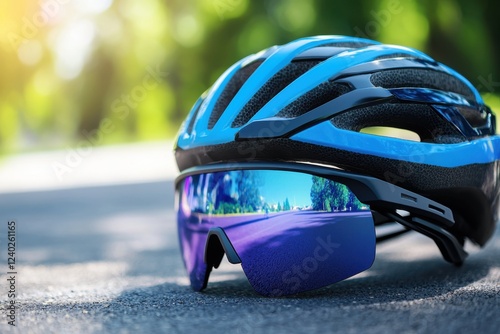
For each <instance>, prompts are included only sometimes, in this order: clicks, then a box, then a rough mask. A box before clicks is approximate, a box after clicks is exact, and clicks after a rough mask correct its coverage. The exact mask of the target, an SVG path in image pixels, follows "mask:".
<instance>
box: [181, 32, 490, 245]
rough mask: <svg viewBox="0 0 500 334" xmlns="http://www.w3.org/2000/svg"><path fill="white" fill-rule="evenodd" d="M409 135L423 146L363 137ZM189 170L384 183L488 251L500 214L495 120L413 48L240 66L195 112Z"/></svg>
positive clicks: (314, 50) (289, 51)
mask: <svg viewBox="0 0 500 334" xmlns="http://www.w3.org/2000/svg"><path fill="white" fill-rule="evenodd" d="M373 126H382V127H392V128H399V129H406V130H410V131H412V132H415V133H416V134H418V136H419V137H420V141H410V140H406V139H401V138H391V137H386V136H379V135H373V134H367V133H363V132H360V131H361V130H362V129H364V128H367V127H373ZM175 156H176V160H177V164H178V166H179V169H180V170H181V171H183V170H186V169H188V168H190V167H194V166H200V165H209V164H212V163H238V162H248V161H287V162H307V163H315V164H321V165H323V166H325V165H326V166H332V167H335V168H340V169H342V170H345V171H348V172H355V173H359V174H363V175H367V176H371V177H375V178H378V179H381V180H384V181H388V182H390V183H392V184H395V185H397V186H398V187H402V188H405V189H408V190H410V191H412V192H414V193H418V194H420V195H422V196H426V197H427V198H430V199H432V200H434V201H436V202H438V203H440V204H442V205H444V206H446V207H448V208H450V209H451V211H452V212H453V217H454V220H455V224H454V226H453V228H452V229H450V231H449V232H450V233H453V235H454V236H455V237H456V238H457V239H458V240H459V242H460V243H462V244H463V242H464V241H465V239H469V240H471V241H472V242H474V243H475V244H478V245H480V246H482V245H484V244H485V243H486V242H487V241H488V239H490V237H491V236H492V234H493V232H494V229H495V224H496V221H497V218H498V213H499V182H498V173H499V156H500V137H499V136H497V135H495V116H494V114H493V113H492V112H491V110H490V109H489V108H488V106H486V105H485V104H484V102H483V100H482V98H481V96H480V95H479V93H478V91H477V90H476V89H475V88H474V87H473V86H472V85H471V83H470V82H469V81H467V80H466V79H465V78H464V77H463V76H461V75H460V74H458V73H457V72H455V71H454V70H452V69H450V68H449V67H447V66H445V65H443V64H441V63H438V62H436V61H435V60H433V59H432V58H430V57H429V56H427V55H426V54H424V53H422V52H420V51H417V50H415V49H412V48H408V47H402V46H396V45H385V44H381V43H378V42H376V41H373V40H368V39H362V38H355V37H346V36H315V37H307V38H302V39H298V40H295V41H293V42H290V43H288V44H285V45H281V46H273V47H270V48H268V49H266V50H263V51H261V52H259V53H256V54H254V55H250V56H248V57H246V58H244V59H242V60H240V61H238V62H237V63H236V64H234V65H233V66H231V67H230V68H229V69H228V70H227V71H226V72H224V73H223V74H222V76H221V77H220V78H219V79H218V80H217V81H216V82H215V83H214V84H213V86H212V87H211V88H210V89H209V90H208V91H207V92H206V93H204V94H203V95H202V96H201V97H200V98H199V99H198V101H197V102H196V103H195V104H194V106H193V108H192V110H191V112H190V113H189V115H188V116H187V119H186V120H185V122H184V123H183V125H182V126H181V129H180V132H179V134H178V138H177V142H176V145H175Z"/></svg>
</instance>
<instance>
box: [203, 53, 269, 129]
mask: <svg viewBox="0 0 500 334" xmlns="http://www.w3.org/2000/svg"><path fill="white" fill-rule="evenodd" d="M262 62H263V60H256V61H254V62H252V63H250V64H248V65H246V66H244V67H242V68H240V69H239V70H238V71H236V73H234V75H233V77H232V78H231V79H230V80H229V82H228V83H227V84H226V87H225V88H224V90H223V91H222V92H221V94H220V96H219V98H218V99H217V102H215V106H214V109H213V110H212V113H211V114H210V118H209V119H208V128H209V129H212V128H213V127H214V126H215V123H217V121H218V120H219V118H220V117H221V115H222V113H223V112H224V110H226V108H227V106H228V105H229V103H231V101H232V100H233V98H234V97H235V95H236V94H237V93H238V92H239V91H240V89H241V86H243V84H244V83H245V82H246V81H247V80H248V78H249V77H250V76H251V75H252V73H253V72H255V70H256V69H257V68H258V67H259V65H260V64H262Z"/></svg>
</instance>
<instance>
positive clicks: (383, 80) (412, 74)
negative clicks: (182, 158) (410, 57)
mask: <svg viewBox="0 0 500 334" xmlns="http://www.w3.org/2000/svg"><path fill="white" fill-rule="evenodd" d="M371 82H372V84H373V85H374V86H379V87H384V88H402V87H419V88H430V89H439V90H442V91H449V92H453V93H457V94H460V95H463V96H464V97H466V98H467V99H469V100H471V101H475V96H474V94H473V93H472V91H471V90H470V88H469V87H468V86H467V85H466V84H465V83H464V82H462V81H461V80H459V79H458V78H456V77H454V76H452V75H450V74H448V73H444V72H439V71H434V70H422V69H414V68H411V69H397V70H386V71H381V72H377V73H375V74H373V75H372V76H371Z"/></svg>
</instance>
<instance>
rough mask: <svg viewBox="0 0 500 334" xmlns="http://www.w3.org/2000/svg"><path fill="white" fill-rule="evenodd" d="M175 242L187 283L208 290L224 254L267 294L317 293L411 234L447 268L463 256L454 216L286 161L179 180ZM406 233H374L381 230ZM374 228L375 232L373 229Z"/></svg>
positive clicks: (411, 196)
mask: <svg viewBox="0 0 500 334" xmlns="http://www.w3.org/2000/svg"><path fill="white" fill-rule="evenodd" d="M175 207H176V212H177V224H178V234H179V244H180V248H181V253H182V259H183V262H184V265H185V267H186V269H187V272H188V274H189V278H190V282H191V286H192V288H193V289H194V290H196V291H201V290H203V289H204V288H206V286H207V283H208V278H209V275H210V272H211V270H212V268H218V266H219V265H220V263H221V261H222V258H223V256H224V254H226V257H227V259H228V261H229V262H230V263H233V264H236V263H241V266H242V268H243V271H244V273H245V275H246V276H247V278H248V280H249V282H250V284H251V285H252V287H253V288H254V289H255V291H257V292H258V293H260V294H262V295H265V296H283V295H290V294H295V293H299V292H303V291H308V290H313V289H317V288H321V287H324V286H327V285H330V284H333V283H335V282H338V281H341V280H344V279H346V278H348V277H351V276H353V275H356V274H358V273H360V272H362V271H364V270H367V269H368V268H370V267H371V265H372V263H373V261H374V259H375V248H376V243H377V242H381V241H384V240H388V239H390V238H392V237H395V236H397V235H400V234H402V233H405V232H407V231H409V230H415V231H417V232H420V233H422V234H424V235H426V236H428V237H430V238H432V239H433V240H434V241H435V242H436V244H437V246H438V247H439V249H440V251H441V253H442V255H443V257H444V259H445V260H447V261H448V262H451V263H454V264H456V265H460V264H461V263H462V262H463V261H464V259H465V257H466V256H467V253H466V252H465V251H464V249H463V246H462V244H461V243H460V242H459V240H457V238H456V237H455V236H454V235H453V234H452V233H451V232H450V231H451V230H452V228H453V225H454V218H453V214H452V212H451V210H450V209H449V208H447V207H445V206H443V205H441V204H439V203H437V202H435V201H433V200H431V199H428V198H426V197H423V196H421V195H418V194H415V193H413V192H411V191H408V190H405V189H403V188H401V187H398V186H395V185H393V184H391V183H388V182H385V181H382V180H379V179H376V178H373V177H369V176H364V175H359V174H354V173H350V172H346V171H342V170H339V169H334V168H329V167H324V166H319V165H312V164H305V163H285V162H273V163H267V162H248V163H237V164H212V165H208V166H199V167H194V168H191V169H188V170H186V171H185V172H183V173H182V174H181V175H180V176H179V177H178V178H177V179H176V206H175ZM390 223H392V224H394V223H398V224H399V225H400V226H402V227H403V228H402V229H399V230H397V231H391V232H388V233H385V234H382V235H380V234H379V233H378V230H379V229H380V227H383V226H382V225H386V224H390ZM376 230H377V231H376Z"/></svg>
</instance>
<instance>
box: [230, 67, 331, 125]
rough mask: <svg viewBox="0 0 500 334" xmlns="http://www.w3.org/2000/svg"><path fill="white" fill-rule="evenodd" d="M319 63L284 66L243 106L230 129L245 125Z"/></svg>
mask: <svg viewBox="0 0 500 334" xmlns="http://www.w3.org/2000/svg"><path fill="white" fill-rule="evenodd" d="M320 62H321V61H320V60H311V61H296V62H291V63H290V64H288V65H287V66H285V67H284V68H283V69H281V70H280V71H279V72H277V73H276V74H275V75H273V76H272V78H271V79H269V80H268V81H267V82H266V83H265V84H264V86H262V87H261V88H260V89H259V90H258V91H257V93H255V95H254V96H253V97H252V98H251V99H250V100H249V101H248V102H247V104H245V106H244V107H243V109H242V110H241V112H240V113H239V114H238V115H237V116H236V118H235V120H234V122H233V124H232V127H233V128H236V127H240V126H243V125H244V124H246V123H247V122H248V121H249V120H250V119H251V118H252V117H253V116H254V115H255V114H256V113H257V112H258V111H259V110H260V109H261V108H262V107H263V106H264V105H265V104H266V103H267V102H269V101H270V100H271V99H272V98H273V97H274V96H275V95H277V94H278V93H279V92H281V91H282V90H283V89H284V88H285V87H286V86H288V85H289V84H290V83H291V82H292V81H294V80H295V79H297V78H298V77H300V76H301V75H302V74H304V73H305V72H307V71H308V70H310V69H311V68H313V67H314V66H316V65H317V64H319V63H320Z"/></svg>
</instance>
